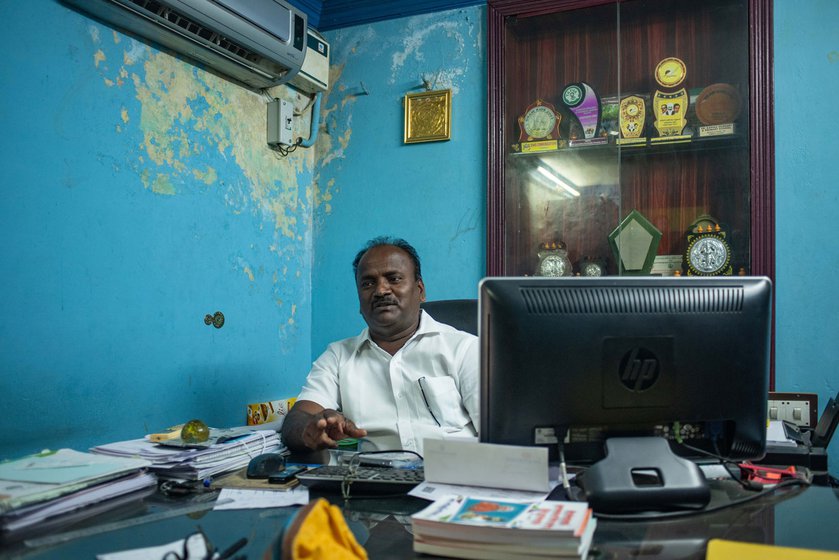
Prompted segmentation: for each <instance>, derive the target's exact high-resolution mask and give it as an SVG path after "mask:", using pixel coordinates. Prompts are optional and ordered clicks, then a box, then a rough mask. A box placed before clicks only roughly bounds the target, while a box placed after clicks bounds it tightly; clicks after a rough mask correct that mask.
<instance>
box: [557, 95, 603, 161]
mask: <svg viewBox="0 0 839 560" xmlns="http://www.w3.org/2000/svg"><path fill="white" fill-rule="evenodd" d="M562 102H563V103H565V106H566V107H568V110H569V111H571V113H572V114H573V115H574V116H575V117H577V121H578V122H579V123H580V127H581V128H582V131H581V132H582V136H580V134H579V133H577V134H573V133H572V135H571V139H570V140H569V142H568V145H569V146H584V145H591V144H605V143H606V137H605V136H603V135H601V134H600V129H601V127H600V110H601V104H600V96H599V95H597V92H596V91H594V88H592V87H591V86H590V85H588V84H587V83H585V82H579V83H575V84H569V85H567V86H565V89H563V90H562ZM575 136H576V138H575Z"/></svg>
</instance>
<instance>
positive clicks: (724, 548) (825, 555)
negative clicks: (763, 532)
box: [705, 539, 839, 560]
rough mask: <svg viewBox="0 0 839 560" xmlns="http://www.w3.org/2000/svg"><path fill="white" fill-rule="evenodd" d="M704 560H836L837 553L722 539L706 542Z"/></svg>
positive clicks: (838, 556)
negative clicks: (706, 549)
mask: <svg viewBox="0 0 839 560" xmlns="http://www.w3.org/2000/svg"><path fill="white" fill-rule="evenodd" d="M705 558H706V560H790V559H791V558H795V559H796V560H837V559H839V553H836V552H827V551H822V550H810V549H804V548H789V547H786V546H774V545H771V544H755V543H745V542H736V541H726V540H723V539H711V540H710V541H708V551H707V553H706V555H705Z"/></svg>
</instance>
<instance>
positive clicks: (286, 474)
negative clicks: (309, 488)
mask: <svg viewBox="0 0 839 560" xmlns="http://www.w3.org/2000/svg"><path fill="white" fill-rule="evenodd" d="M305 470H306V467H305V466H303V465H291V466H287V467H286V468H285V469H283V470H281V471H280V472H276V473H274V474H272V475H270V476H269V477H268V483H269V484H286V483H288V482H291V481H292V480H294V479H295V478H296V477H297V475H298V474H300V473H302V472H303V471H305Z"/></svg>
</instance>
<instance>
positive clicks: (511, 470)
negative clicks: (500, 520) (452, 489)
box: [423, 439, 550, 492]
mask: <svg viewBox="0 0 839 560" xmlns="http://www.w3.org/2000/svg"><path fill="white" fill-rule="evenodd" d="M423 447H424V449H425V451H424V455H425V461H424V463H425V479H426V480H427V481H429V482H438V483H439V482H442V483H446V484H466V485H470V486H485V487H488V488H506V489H508V490H529V491H532V492H547V491H548V490H549V489H550V485H549V484H548V481H549V479H548V449H547V448H546V447H524V446H517V445H497V444H493V443H472V442H467V441H455V440H445V439H426V440H424V441H423Z"/></svg>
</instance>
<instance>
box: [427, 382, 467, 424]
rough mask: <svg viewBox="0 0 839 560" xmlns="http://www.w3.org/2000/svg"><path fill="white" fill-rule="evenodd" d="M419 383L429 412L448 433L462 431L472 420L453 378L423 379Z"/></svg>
mask: <svg viewBox="0 0 839 560" xmlns="http://www.w3.org/2000/svg"><path fill="white" fill-rule="evenodd" d="M417 383H418V384H419V390H420V391H421V392H422V394H423V399H424V400H425V401H426V405H427V406H428V410H429V411H430V412H431V414H432V415H433V416H434V418H435V419H436V420H437V423H438V424H440V427H441V428H443V429H444V430H446V431H447V432H455V431H458V430H460V429H462V428H463V427H464V426H466V425H467V424H469V423H470V422H471V421H472V420H471V419H470V418H469V414H467V412H466V409H464V408H463V399H462V398H461V396H460V391H458V390H457V386H455V383H454V379H452V378H451V377H421V378H420V379H419V380H418V381H417Z"/></svg>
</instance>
